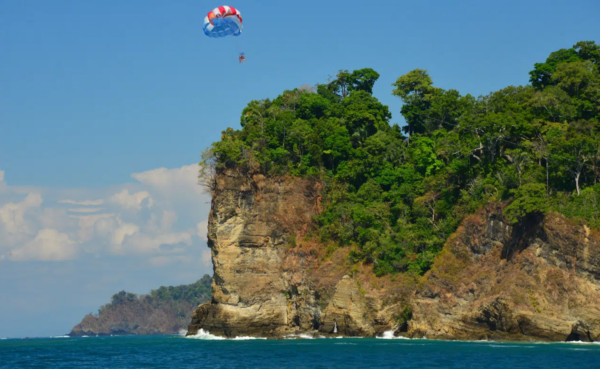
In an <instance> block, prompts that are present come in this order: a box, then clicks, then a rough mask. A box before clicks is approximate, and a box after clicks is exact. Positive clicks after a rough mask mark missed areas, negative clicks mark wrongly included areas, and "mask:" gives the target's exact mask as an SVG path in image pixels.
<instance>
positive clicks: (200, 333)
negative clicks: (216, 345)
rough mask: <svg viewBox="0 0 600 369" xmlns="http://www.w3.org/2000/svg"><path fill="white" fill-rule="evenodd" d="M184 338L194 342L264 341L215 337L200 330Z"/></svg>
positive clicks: (241, 337)
mask: <svg viewBox="0 0 600 369" xmlns="http://www.w3.org/2000/svg"><path fill="white" fill-rule="evenodd" d="M186 338H190V339H194V340H205V341H217V340H219V341H220V340H228V341H246V340H266V338H261V337H246V336H240V337H235V338H230V339H227V338H225V337H219V336H215V335H214V334H210V332H208V331H205V330H204V329H200V330H199V331H198V333H196V335H194V336H187V337H186Z"/></svg>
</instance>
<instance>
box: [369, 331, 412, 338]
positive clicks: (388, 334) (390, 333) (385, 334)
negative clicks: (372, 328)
mask: <svg viewBox="0 0 600 369" xmlns="http://www.w3.org/2000/svg"><path fill="white" fill-rule="evenodd" d="M375 338H378V339H380V340H409V339H410V338H407V337H402V336H394V331H385V332H383V335H382V336H381V337H375Z"/></svg>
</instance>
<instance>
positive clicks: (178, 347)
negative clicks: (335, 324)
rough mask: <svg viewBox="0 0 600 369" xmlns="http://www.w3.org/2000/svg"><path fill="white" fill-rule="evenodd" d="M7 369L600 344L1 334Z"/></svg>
mask: <svg viewBox="0 0 600 369" xmlns="http://www.w3.org/2000/svg"><path fill="white" fill-rule="evenodd" d="M0 368H111V369H116V368H177V369H184V368H227V369H234V368H419V369H424V368H484V369H492V368H510V369H516V368H527V369H535V368H543V369H549V368H560V369H566V368H586V369H587V368H589V369H592V368H600V345H595V344H566V343H563V344H532V343H493V342H440V341H432V340H399V339H397V340H383V339H313V340H309V339H306V340H304V339H302V340H268V341H267V340H236V341H234V340H226V341H223V340H216V341H215V340H213V341H211V340H196V339H186V338H182V337H106V338H91V337H90V338H55V339H29V340H21V339H19V340H1V341H0Z"/></svg>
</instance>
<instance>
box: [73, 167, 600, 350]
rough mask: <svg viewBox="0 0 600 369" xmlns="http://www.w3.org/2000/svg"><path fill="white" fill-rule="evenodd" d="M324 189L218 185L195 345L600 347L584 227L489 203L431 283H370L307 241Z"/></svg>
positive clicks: (595, 260)
mask: <svg viewBox="0 0 600 369" xmlns="http://www.w3.org/2000/svg"><path fill="white" fill-rule="evenodd" d="M321 186H322V185H321V184H320V183H319V182H316V181H311V180H308V179H301V178H292V177H281V178H269V177H265V176H262V175H259V174H255V175H251V174H248V175H245V174H242V173H240V172H238V171H236V170H225V171H223V172H221V173H219V175H218V176H217V178H216V181H215V188H214V190H213V199H212V210H211V213H210V217H209V227H208V239H209V247H210V248H211V250H212V260H213V265H214V278H213V281H212V301H210V302H207V303H205V304H202V305H200V306H199V307H198V308H197V309H196V310H195V311H194V313H193V316H192V322H191V324H190V326H189V329H188V335H195V334H197V333H198V332H199V331H200V330H201V329H202V330H204V331H207V332H210V333H211V334H214V335H219V336H225V337H236V336H256V337H270V338H282V337H285V336H290V335H299V334H309V335H316V336H346V337H348V336H362V337H373V336H378V335H382V334H383V333H384V332H390V331H393V332H394V335H396V336H405V337H411V338H422V337H426V338H429V339H461V340H482V339H489V340H511V341H515V340H517V341H523V340H526V341H527V340H535V341H596V340H600V232H598V231H596V230H592V229H590V228H588V226H587V225H586V224H585V223H584V222H581V221H573V220H569V219H567V218H565V217H564V216H562V215H559V214H557V213H552V212H550V213H548V214H546V215H541V214H537V213H535V214H532V215H530V216H528V217H527V218H526V219H525V220H524V221H522V222H519V223H517V224H511V223H510V222H509V221H508V220H507V219H506V218H505V216H504V213H503V209H504V208H505V207H506V204H504V203H498V202H490V203H488V204H487V205H486V206H484V207H482V208H480V209H479V210H478V211H477V212H476V213H474V214H472V215H471V216H469V217H467V218H466V219H465V220H464V221H463V222H462V225H461V226H460V227H459V228H458V230H457V231H456V232H455V234H454V235H452V236H451V237H450V238H449V239H448V240H447V241H446V243H445V246H444V248H443V250H442V252H441V253H440V255H438V257H437V258H436V260H435V262H434V264H433V266H432V268H431V269H430V270H429V271H428V272H427V273H426V274H425V275H424V276H422V277H419V276H411V275H409V274H395V275H386V276H383V277H375V275H374V274H373V273H372V267H371V266H368V265H364V264H358V265H351V264H350V263H348V262H347V260H348V253H349V251H350V249H349V248H339V249H337V250H336V251H335V252H333V253H330V252H328V249H327V247H326V246H327V245H324V244H320V243H319V242H316V241H313V240H312V239H311V238H309V237H306V235H307V234H308V233H309V232H310V230H311V229H312V228H313V227H314V222H313V220H312V219H313V215H315V214H318V213H319V212H320V211H321V210H322V209H321V206H322V205H321ZM84 322H85V320H84ZM80 331H82V330H80ZM388 334H389V333H388Z"/></svg>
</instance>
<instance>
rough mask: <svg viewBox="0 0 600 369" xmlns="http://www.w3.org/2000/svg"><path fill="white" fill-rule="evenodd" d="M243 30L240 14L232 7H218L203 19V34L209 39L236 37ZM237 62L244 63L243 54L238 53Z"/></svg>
mask: <svg viewBox="0 0 600 369" xmlns="http://www.w3.org/2000/svg"><path fill="white" fill-rule="evenodd" d="M243 28H244V26H243V21H242V14H241V13H240V11H239V10H237V9H235V8H234V7H232V6H219V7H218V8H215V9H213V10H212V11H211V12H209V13H208V15H207V16H206V17H205V18H204V34H206V35H207V36H208V37H211V38H221V37H227V36H236V37H237V36H239V35H241V34H242V30H243ZM239 61H240V63H242V62H245V61H246V57H245V55H244V53H240V56H239Z"/></svg>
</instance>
